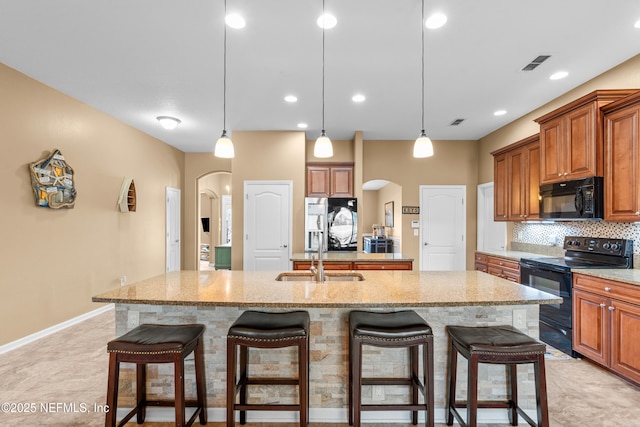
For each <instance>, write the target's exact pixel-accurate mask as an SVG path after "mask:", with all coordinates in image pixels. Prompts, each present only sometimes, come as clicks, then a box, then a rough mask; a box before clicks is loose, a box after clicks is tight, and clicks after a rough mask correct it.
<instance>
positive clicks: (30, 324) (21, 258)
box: [0, 64, 184, 345]
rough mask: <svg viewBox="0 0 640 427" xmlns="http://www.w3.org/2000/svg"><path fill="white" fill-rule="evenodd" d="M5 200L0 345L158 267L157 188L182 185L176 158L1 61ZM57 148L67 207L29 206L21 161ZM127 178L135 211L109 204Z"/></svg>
mask: <svg viewBox="0 0 640 427" xmlns="http://www.w3.org/2000/svg"><path fill="white" fill-rule="evenodd" d="M0 93H1V94H2V96H1V97H0V130H1V134H2V148H3V152H4V156H3V159H4V161H3V163H4V165H5V166H4V167H3V168H2V171H1V172H0V175H1V181H2V183H3V189H4V196H3V198H2V209H0V219H1V220H0V228H1V230H2V233H1V236H2V242H3V245H2V247H1V248H0V259H2V261H1V263H2V281H1V283H0V324H1V325H3V327H2V328H0V345H1V344H5V343H7V342H10V341H13V340H16V339H18V338H21V337H24V336H26V335H29V334H31V333H35V332H37V331H40V330H42V329H45V328H47V327H50V326H53V325H55V324H57V323H60V322H63V321H65V320H68V319H70V318H72V317H75V316H78V315H80V314H83V313H86V312H88V311H91V310H94V309H96V308H99V307H100V305H98V304H95V303H93V302H91V297H92V296H93V295H96V294H98V293H101V292H104V291H107V290H109V289H112V288H114V287H116V286H120V276H123V275H126V276H127V278H128V281H129V282H134V281H137V280H141V279H144V278H147V277H150V276H155V275H157V274H161V273H163V272H164V268H165V240H164V239H165V238H164V236H165V220H164V212H165V188H166V187H175V188H182V186H183V182H182V176H183V171H184V154H183V153H182V152H180V151H178V150H176V149H174V148H172V147H170V146H168V145H167V144H164V143H163V142H161V141H158V140H157V139H155V138H152V137H150V136H149V135H146V134H144V133H142V132H140V131H137V130H135V129H133V128H131V127H130V126H127V125H125V124H123V123H121V122H119V121H117V120H115V119H114V118H112V117H110V116H108V115H106V114H104V113H101V112H99V111H97V110H95V109H94V108H91V107H89V106H87V105H85V104H83V103H81V102H79V101H77V100H74V99H72V98H70V97H68V96H66V95H64V94H62V93H60V92H58V91H56V90H53V89H51V88H49V87H47V86H44V85H42V84H41V83H39V82H37V81H35V80H33V79H31V78H29V77H27V76H25V75H23V74H21V73H19V72H17V71H15V70H13V69H11V68H9V67H7V66H5V65H2V64H0ZM54 148H58V149H60V151H61V152H62V154H63V155H64V156H65V159H66V161H67V162H68V164H69V165H70V166H71V167H72V168H73V169H74V172H75V181H76V189H77V191H78V197H77V199H76V204H75V208H74V209H63V210H54V209H49V208H42V207H36V205H35V202H34V198H33V194H32V189H31V182H30V177H29V173H28V169H27V164H28V163H31V162H33V161H36V160H39V159H41V158H43V157H45V156H46V155H47V154H48V153H49V152H50V151H51V150H53V149H54ZM124 177H132V178H133V179H134V182H135V186H136V193H137V212H133V213H121V212H119V211H118V210H117V208H116V202H117V199H118V195H119V192H120V186H121V184H122V180H123V178H124Z"/></svg>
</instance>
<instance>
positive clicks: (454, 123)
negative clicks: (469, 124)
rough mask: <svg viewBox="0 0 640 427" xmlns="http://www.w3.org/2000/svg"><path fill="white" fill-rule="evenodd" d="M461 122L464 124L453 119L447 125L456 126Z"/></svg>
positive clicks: (462, 120)
mask: <svg viewBox="0 0 640 427" xmlns="http://www.w3.org/2000/svg"><path fill="white" fill-rule="evenodd" d="M462 122H464V119H455V120H454V121H452V122H451V123H450V124H449V126H458V125H459V124H460V123H462Z"/></svg>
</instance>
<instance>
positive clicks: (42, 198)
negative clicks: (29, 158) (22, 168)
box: [29, 148, 77, 209]
mask: <svg viewBox="0 0 640 427" xmlns="http://www.w3.org/2000/svg"><path fill="white" fill-rule="evenodd" d="M29 173H30V175H31V185H32V187H33V195H34V198H35V202H36V206H41V207H45V208H52V209H60V208H67V209H71V208H73V206H74V204H75V200H76V196H77V192H76V188H75V185H74V176H73V175H74V174H73V169H72V168H71V166H69V165H68V164H67V162H66V161H65V160H64V156H63V155H62V153H61V152H60V150H58V149H57V148H55V149H53V150H52V151H51V153H49V155H48V156H47V157H45V158H44V159H40V160H38V161H35V162H33V163H30V164H29Z"/></svg>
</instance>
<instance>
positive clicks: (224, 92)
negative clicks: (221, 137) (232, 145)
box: [222, 0, 227, 133]
mask: <svg viewBox="0 0 640 427" xmlns="http://www.w3.org/2000/svg"><path fill="white" fill-rule="evenodd" d="M224 19H225V22H224V49H223V54H224V58H223V65H222V132H223V133H226V132H227V22H226V19H227V0H224Z"/></svg>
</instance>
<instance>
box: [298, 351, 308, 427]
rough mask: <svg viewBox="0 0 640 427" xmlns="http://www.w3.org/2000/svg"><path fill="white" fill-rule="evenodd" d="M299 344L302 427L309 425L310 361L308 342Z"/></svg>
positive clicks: (299, 388)
mask: <svg viewBox="0 0 640 427" xmlns="http://www.w3.org/2000/svg"><path fill="white" fill-rule="evenodd" d="M302 341H304V342H301V343H299V344H298V393H299V396H300V398H299V399H300V426H301V427H306V426H307V425H308V424H309V387H307V384H309V366H308V364H307V360H309V351H308V350H309V349H308V342H309V341H308V340H306V339H305V340H302Z"/></svg>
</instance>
